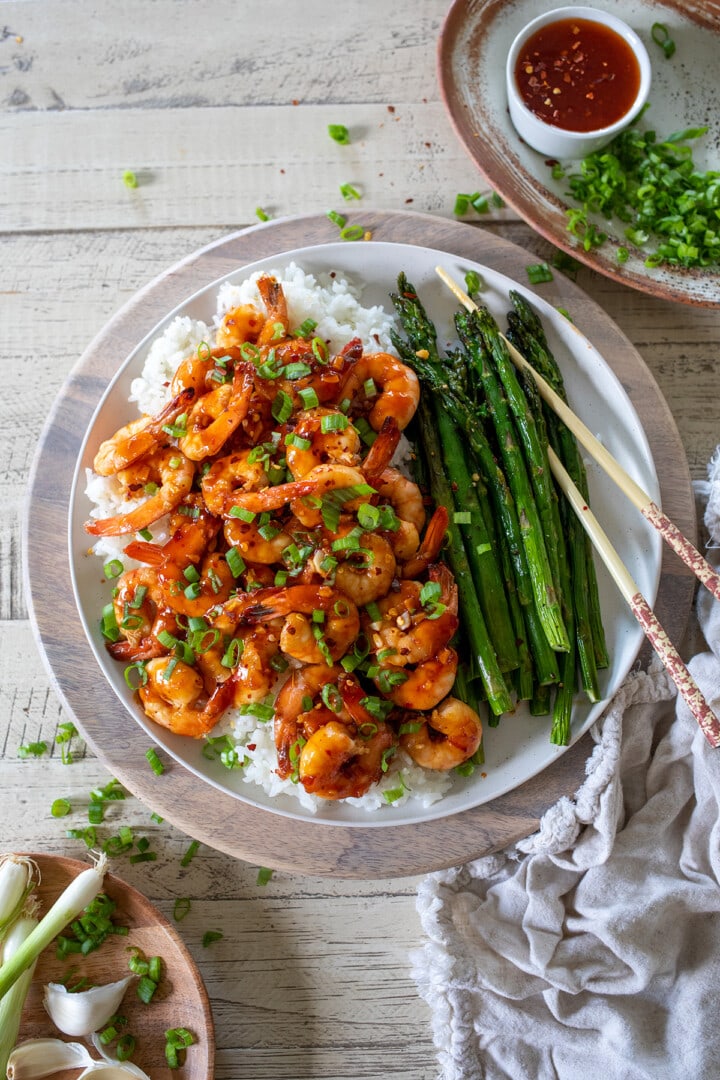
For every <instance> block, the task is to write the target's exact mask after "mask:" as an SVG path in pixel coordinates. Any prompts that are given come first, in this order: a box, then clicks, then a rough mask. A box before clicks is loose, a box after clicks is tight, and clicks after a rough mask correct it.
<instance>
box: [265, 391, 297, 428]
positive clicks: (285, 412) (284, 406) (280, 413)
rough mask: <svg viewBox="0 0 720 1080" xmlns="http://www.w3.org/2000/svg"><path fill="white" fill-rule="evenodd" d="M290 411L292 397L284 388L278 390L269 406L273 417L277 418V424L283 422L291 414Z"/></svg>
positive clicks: (291, 408) (291, 409)
mask: <svg viewBox="0 0 720 1080" xmlns="http://www.w3.org/2000/svg"><path fill="white" fill-rule="evenodd" d="M292 411H293V403H292V398H291V397H290V396H289V394H286V393H285V391H284V390H278V392H277V394H276V395H275V397H274V398H273V403H272V405H271V406H270V412H271V413H272V415H273V417H274V419H275V420H277V422H278V424H284V423H285V421H286V420H289V419H290V417H291V416H292Z"/></svg>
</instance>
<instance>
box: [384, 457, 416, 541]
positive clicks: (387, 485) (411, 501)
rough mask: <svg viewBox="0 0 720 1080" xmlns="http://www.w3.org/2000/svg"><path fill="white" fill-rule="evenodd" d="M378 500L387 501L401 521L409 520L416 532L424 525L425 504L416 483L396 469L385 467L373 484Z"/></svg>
mask: <svg viewBox="0 0 720 1080" xmlns="http://www.w3.org/2000/svg"><path fill="white" fill-rule="evenodd" d="M375 487H376V490H377V493H378V495H379V496H380V502H389V503H390V505H391V506H392V508H393V510H394V511H395V513H396V514H397V516H398V517H399V518H400V520H401V521H409V522H410V523H411V525H414V526H415V528H416V529H417V531H418V533H420V532H422V530H423V526H424V525H425V504H424V503H423V497H422V492H421V491H420V488H419V487H418V486H417V484H415V483H413V481H412V480H409V479H408V478H407V476H403V474H402V473H401V472H399V471H398V470H397V469H385V470H384V472H383V473H382V475H381V476H380V479H379V481H378V483H377V484H376V485H375Z"/></svg>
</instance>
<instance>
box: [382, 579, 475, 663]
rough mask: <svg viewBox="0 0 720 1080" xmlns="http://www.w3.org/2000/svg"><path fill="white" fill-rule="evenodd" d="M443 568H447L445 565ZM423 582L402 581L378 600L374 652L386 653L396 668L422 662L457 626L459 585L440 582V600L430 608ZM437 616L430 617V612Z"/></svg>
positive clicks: (442, 645)
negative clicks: (423, 595)
mask: <svg viewBox="0 0 720 1080" xmlns="http://www.w3.org/2000/svg"><path fill="white" fill-rule="evenodd" d="M443 569H444V568H443ZM421 593H422V585H421V584H420V582H419V581H401V582H400V583H399V587H398V589H397V590H393V591H392V592H390V593H389V594H388V595H387V596H386V597H384V598H383V599H382V600H378V601H377V607H378V611H379V613H380V620H379V621H376V622H371V623H370V633H371V642H372V646H373V651H374V652H376V653H378V652H386V651H387V650H392V652H391V653H388V658H391V659H392V663H393V665H394V666H395V667H405V666H406V665H407V664H421V663H423V662H424V661H425V660H429V659H430V657H431V656H435V655H436V654H437V653H438V652H439V651H440V649H442V648H444V646H446V645H447V643H448V641H449V640H450V638H451V637H452V635H453V634H454V633H455V631H456V630H457V627H458V617H457V588H456V587H455V585H454V583H453V584H452V585H450V584H449V582H447V581H444V582H443V584H442V585H441V593H440V596H439V601H438V602H439V603H440V604H441V605H442V609H441V610H440V612H439V614H437V610H438V609H437V606H436V604H437V603H438V602H433V609H434V610H428V609H426V608H424V607H423V604H422V602H421ZM436 614H437V617H433V618H429V617H428V616H429V615H433V616H435V615H436Z"/></svg>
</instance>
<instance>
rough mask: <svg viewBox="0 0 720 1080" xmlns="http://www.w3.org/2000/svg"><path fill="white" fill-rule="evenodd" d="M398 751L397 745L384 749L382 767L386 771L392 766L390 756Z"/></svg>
mask: <svg viewBox="0 0 720 1080" xmlns="http://www.w3.org/2000/svg"><path fill="white" fill-rule="evenodd" d="M396 753H397V746H388V748H387V750H383V753H382V758H381V760H380V768H381V770H382V771H383V772H384V773H386V772H387V771H388V769H389V768H390V758H391V757H392V756H393V755H394V754H396Z"/></svg>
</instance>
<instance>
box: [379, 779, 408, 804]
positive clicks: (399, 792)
mask: <svg viewBox="0 0 720 1080" xmlns="http://www.w3.org/2000/svg"><path fill="white" fill-rule="evenodd" d="M406 791H407V788H406V787H405V781H404V780H403V777H402V773H401V774H400V783H399V785H398V786H397V787H394V788H391V789H390V790H389V791H384V792H383V795H384V796H385V801H386V802H389V803H394V802H397V801H398V799H401V798H402V797H403V795H404V794H405V792H406Z"/></svg>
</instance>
